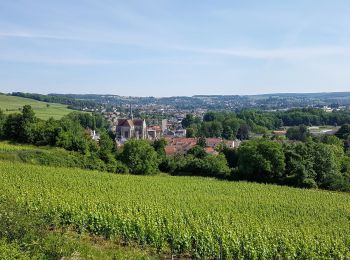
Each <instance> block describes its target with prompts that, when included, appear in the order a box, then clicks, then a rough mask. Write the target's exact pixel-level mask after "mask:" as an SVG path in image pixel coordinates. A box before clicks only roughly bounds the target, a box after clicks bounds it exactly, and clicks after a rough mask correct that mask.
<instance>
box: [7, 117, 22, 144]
mask: <svg viewBox="0 0 350 260" xmlns="http://www.w3.org/2000/svg"><path fill="white" fill-rule="evenodd" d="M21 122H22V114H19V113H13V114H9V115H8V116H7V117H6V120H5V123H4V138H6V139H9V140H13V141H17V140H18V137H19V130H20V128H21Z"/></svg>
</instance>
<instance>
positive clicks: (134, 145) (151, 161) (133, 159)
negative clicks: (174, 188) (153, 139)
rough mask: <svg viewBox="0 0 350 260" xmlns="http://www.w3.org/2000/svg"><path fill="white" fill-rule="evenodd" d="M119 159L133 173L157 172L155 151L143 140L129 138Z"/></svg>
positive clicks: (157, 162) (146, 173)
mask: <svg viewBox="0 0 350 260" xmlns="http://www.w3.org/2000/svg"><path fill="white" fill-rule="evenodd" d="M120 158H121V160H122V162H123V163H125V164H126V165H127V166H128V167H129V169H130V172H131V173H133V174H140V175H150V174H155V173H157V172H158V164H159V158H158V155H157V152H156V151H155V150H154V148H153V147H152V146H151V145H150V143H149V142H147V141H145V140H129V141H128V142H126V143H125V145H124V149H123V152H122V154H121V157H120Z"/></svg>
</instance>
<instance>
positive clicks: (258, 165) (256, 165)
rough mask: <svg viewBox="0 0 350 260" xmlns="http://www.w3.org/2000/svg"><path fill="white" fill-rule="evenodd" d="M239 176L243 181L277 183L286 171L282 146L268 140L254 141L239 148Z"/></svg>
mask: <svg viewBox="0 0 350 260" xmlns="http://www.w3.org/2000/svg"><path fill="white" fill-rule="evenodd" d="M238 167H239V175H240V177H241V178H243V179H248V180H254V181H264V182H276V181H280V179H281V177H282V176H283V174H284V171H285V156H284V153H283V149H282V145H281V144H280V143H277V142H273V141H267V140H259V141H258V140H254V141H250V142H246V143H244V144H242V145H241V146H240V147H239V148H238Z"/></svg>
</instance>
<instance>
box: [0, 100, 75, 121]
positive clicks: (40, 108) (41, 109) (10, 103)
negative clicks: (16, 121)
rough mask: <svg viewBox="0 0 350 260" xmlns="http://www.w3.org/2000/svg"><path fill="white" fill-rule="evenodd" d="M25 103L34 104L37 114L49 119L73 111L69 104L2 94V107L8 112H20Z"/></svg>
mask: <svg viewBox="0 0 350 260" xmlns="http://www.w3.org/2000/svg"><path fill="white" fill-rule="evenodd" d="M24 105H30V106H32V108H33V109H34V111H35V114H36V116H37V117H39V118H41V119H48V118H50V117H53V118H55V119H59V118H61V117H63V116H64V115H67V114H69V113H70V112H72V111H73V110H71V109H68V108H67V105H62V104H56V103H46V102H41V101H37V100H33V99H29V98H22V97H14V96H7V95H0V109H2V110H3V111H4V113H6V114H10V113H15V112H19V111H20V109H21V108H22V107H23V106H24Z"/></svg>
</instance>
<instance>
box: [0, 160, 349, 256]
mask: <svg viewBox="0 0 350 260" xmlns="http://www.w3.org/2000/svg"><path fill="white" fill-rule="evenodd" d="M0 180H1V181H0V202H1V201H5V200H7V199H10V198H15V199H16V203H17V205H18V206H19V207H20V206H21V207H24V208H26V209H27V210H28V212H36V213H39V214H40V215H41V216H42V218H43V219H45V221H46V222H47V223H49V224H51V225H52V226H55V227H57V228H68V227H69V228H72V229H74V230H75V231H77V232H78V233H88V234H91V235H100V236H103V237H105V238H106V239H108V240H116V241H122V242H124V243H137V244H139V246H141V247H142V246H148V247H152V248H155V249H156V250H158V251H159V252H162V253H164V254H169V255H170V253H172V254H176V255H182V256H185V255H188V256H192V257H195V258H204V257H207V258H210V259H212V258H218V257H219V254H220V247H221V248H222V250H221V251H222V255H223V257H224V258H225V259H244V258H249V259H277V258H281V259H287V258H288V259H312V258H315V259H320V258H332V259H345V258H346V259H349V258H350V197H349V194H346V193H333V192H325V191H318V190H301V189H294V188H288V187H280V186H274V185H263V184H253V183H245V182H227V181H218V180H213V179H209V178H206V179H204V178H198V177H170V176H131V175H114V174H107V173H100V172H96V171H84V170H78V169H66V168H52V167H45V166H36V165H26V164H21V163H10V162H0ZM0 205H1V203H0Z"/></svg>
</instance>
